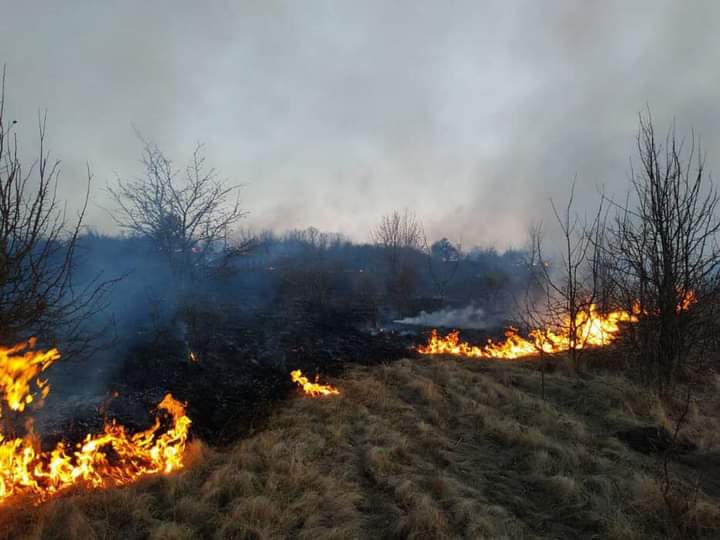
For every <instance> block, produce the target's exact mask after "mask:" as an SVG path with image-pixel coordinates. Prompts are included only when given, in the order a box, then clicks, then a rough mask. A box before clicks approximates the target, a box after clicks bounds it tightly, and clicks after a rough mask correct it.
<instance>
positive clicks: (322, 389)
mask: <svg viewBox="0 0 720 540" xmlns="http://www.w3.org/2000/svg"><path fill="white" fill-rule="evenodd" d="M290 378H291V379H292V381H293V382H294V383H297V385H298V386H299V387H300V388H302V390H303V392H305V394H307V395H308V396H312V397H320V396H336V395H338V394H340V391H339V390H338V389H337V388H334V387H333V386H331V385H329V384H320V383H319V382H318V380H319V377H316V378H315V382H310V380H309V379H308V378H307V377H306V376H305V375H303V374H302V371H300V370H299V369H296V370H294V371H293V372H292V373H290Z"/></svg>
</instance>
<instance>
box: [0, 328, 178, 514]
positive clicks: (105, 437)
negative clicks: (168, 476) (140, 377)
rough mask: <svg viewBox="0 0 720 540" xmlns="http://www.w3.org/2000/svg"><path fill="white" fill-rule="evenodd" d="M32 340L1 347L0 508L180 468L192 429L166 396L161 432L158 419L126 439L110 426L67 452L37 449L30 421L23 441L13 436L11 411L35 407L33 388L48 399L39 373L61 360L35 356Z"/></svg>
mask: <svg viewBox="0 0 720 540" xmlns="http://www.w3.org/2000/svg"><path fill="white" fill-rule="evenodd" d="M34 345H35V341H34V340H30V341H28V342H27V343H21V344H18V345H15V346H13V347H10V348H1V347H0V397H1V398H2V404H3V405H5V406H6V407H5V408H4V409H0V410H3V412H4V414H3V416H0V421H2V422H3V431H0V504H2V503H3V502H4V501H5V500H7V499H9V498H12V497H17V496H29V497H30V498H31V499H32V500H33V501H35V502H38V501H43V500H46V499H48V498H49V497H51V496H53V495H56V494H58V493H60V492H61V491H62V490H65V489H67V488H69V487H72V486H85V487H91V488H100V487H108V486H119V485H124V484H128V483H131V482H134V481H135V480H137V479H138V478H142V477H143V476H146V475H149V474H155V473H170V472H173V471H176V470H178V469H181V468H182V466H183V454H184V451H185V444H186V442H187V437H188V429H189V427H190V423H191V422H190V419H189V418H188V417H187V416H185V407H184V406H183V405H182V404H181V403H179V402H178V401H177V400H175V399H173V397H172V396H171V395H170V394H167V395H166V396H165V397H164V398H163V399H162V401H161V402H160V403H159V404H158V406H157V408H158V411H159V412H162V413H163V414H165V415H166V416H167V417H168V418H169V420H170V422H169V425H168V426H167V427H166V428H162V429H161V419H160V417H159V416H158V418H156V421H155V424H154V425H153V426H152V427H150V428H148V429H147V430H145V431H142V432H139V433H133V434H130V433H128V432H127V430H126V428H125V427H124V426H122V425H119V424H117V423H116V422H115V421H111V422H109V423H107V424H106V425H105V428H104V430H103V432H102V433H99V434H90V433H89V434H87V435H86V436H85V437H84V438H83V440H82V441H81V442H78V443H77V444H76V445H75V448H70V447H68V445H67V444H66V443H64V442H60V443H58V444H57V446H56V447H55V448H54V449H53V450H51V451H42V450H41V449H40V438H39V437H38V436H37V435H36V434H35V433H33V431H32V423H31V422H29V423H27V424H26V425H27V426H28V430H27V431H28V433H27V434H26V435H25V436H24V437H13V436H12V435H11V434H10V433H8V432H7V431H6V430H5V427H6V426H8V425H12V424H11V422H10V418H9V415H10V414H11V411H16V412H23V411H24V410H25V408H26V406H28V405H30V404H33V403H37V402H38V400H37V399H36V398H37V396H36V395H35V393H34V392H33V389H32V386H34V387H35V388H36V389H37V390H39V393H40V398H45V397H47V395H48V393H49V390H50V386H49V384H48V382H47V381H45V380H42V379H40V378H39V373H40V372H41V371H43V370H45V369H47V368H48V367H49V366H50V364H51V363H52V362H54V361H56V360H58V359H59V358H60V354H59V352H58V351H57V350H55V349H51V350H49V351H35V350H34Z"/></svg>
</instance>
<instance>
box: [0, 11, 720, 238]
mask: <svg viewBox="0 0 720 540" xmlns="http://www.w3.org/2000/svg"><path fill="white" fill-rule="evenodd" d="M0 5H1V7H2V9H0V63H5V64H6V66H7V72H8V75H7V83H6V87H7V88H6V93H7V101H8V103H7V110H8V113H7V114H8V116H12V119H14V120H18V122H19V123H18V124H17V126H18V136H19V138H20V143H21V145H22V148H23V152H24V153H27V155H28V156H30V155H32V152H33V150H34V149H35V148H36V144H37V116H38V113H39V111H43V110H47V112H48V142H49V146H50V148H51V150H52V152H53V155H54V156H55V157H58V158H60V159H61V160H62V170H63V172H62V177H61V186H60V190H59V196H60V198H61V199H64V200H66V201H67V203H68V208H70V209H74V208H76V207H77V204H78V200H79V199H80V197H81V194H83V193H84V189H85V184H86V165H89V166H90V168H91V170H92V172H93V176H94V180H93V183H92V187H91V205H90V208H89V211H88V215H87V224H88V225H90V226H91V227H93V228H95V229H97V230H99V231H101V232H108V233H112V232H116V229H115V228H114V227H115V225H114V222H113V221H112V219H111V217H110V215H109V211H110V210H111V209H112V206H111V203H110V201H109V198H108V194H107V186H108V185H112V184H113V183H114V182H115V181H116V179H117V177H122V178H132V177H135V176H137V175H138V174H140V173H141V171H142V169H141V166H140V164H139V158H140V154H141V150H142V144H141V142H140V141H139V140H138V138H137V135H136V130H139V131H140V132H142V134H143V135H144V136H145V137H146V138H148V139H150V140H152V141H154V142H155V143H156V144H158V145H159V147H160V148H162V150H163V151H164V152H165V153H166V155H167V156H168V157H170V158H171V159H173V160H174V161H175V162H176V163H177V164H178V165H184V163H185V162H186V161H187V159H188V158H189V156H190V153H191V152H192V149H193V147H194V145H195V144H196V143H197V142H203V143H204V144H205V145H206V154H207V157H208V161H209V162H210V163H211V164H212V165H213V166H214V167H215V168H216V169H217V170H218V171H219V172H220V174H221V175H222V176H223V177H224V178H227V182H228V184H241V185H242V186H243V187H242V202H243V206H244V207H245V208H246V209H247V210H249V212H250V213H249V215H248V217H247V218H246V219H245V220H244V223H243V224H242V225H243V226H244V227H249V228H252V229H254V230H260V229H263V228H273V229H276V230H284V229H288V228H305V227H308V226H314V227H317V228H319V229H321V230H325V231H332V232H341V233H344V234H346V235H347V236H349V237H350V238H352V239H354V240H357V241H367V240H368V236H369V231H370V230H371V229H372V227H373V226H374V224H375V223H377V221H378V220H379V218H380V217H381V216H382V215H383V214H385V213H388V212H390V211H392V210H393V209H402V208H408V209H410V210H412V211H414V212H415V213H416V215H417V217H418V218H419V220H420V221H422V223H423V224H424V226H425V230H426V232H427V235H428V237H429V238H431V239H435V238H440V237H442V236H447V237H448V238H450V239H451V240H452V241H454V242H461V243H462V245H463V246H464V247H465V246H468V247H469V246H472V245H482V246H494V247H497V248H500V249H502V248H506V247H513V246H521V245H522V244H523V243H524V241H525V237H526V231H527V228H528V226H529V224H530V223H532V222H538V221H543V222H545V224H546V225H545V227H546V229H547V230H549V231H550V234H551V235H552V229H553V223H552V213H551V207H550V200H551V199H552V200H554V201H557V203H558V204H563V203H564V202H565V200H566V198H567V194H568V189H569V186H570V184H571V183H572V181H573V178H575V177H576V178H577V180H576V183H577V187H576V192H577V210H578V212H580V213H581V214H582V213H585V212H591V211H592V210H593V208H594V206H595V205H596V203H597V200H598V193H599V191H600V190H604V191H605V192H606V193H609V194H610V195H612V196H615V197H621V196H623V194H624V193H625V191H626V190H627V188H628V178H629V171H630V164H631V163H632V159H633V157H634V156H635V150H636V148H635V136H636V133H637V124H638V114H639V113H640V112H641V111H643V110H645V109H646V108H648V107H649V109H650V110H651V111H652V115H653V118H654V121H655V123H656V127H657V129H658V130H660V131H661V132H664V131H665V130H666V129H668V127H669V126H670V125H671V123H672V122H673V121H675V122H676V124H677V130H678V133H680V134H687V133H689V132H690V129H694V130H695V133H696V134H697V136H698V137H699V138H700V140H701V142H702V146H703V148H704V150H705V151H706V152H707V165H708V168H709V169H710V170H711V171H712V170H713V168H714V166H715V167H716V168H717V167H720V98H719V97H718V96H720V92H719V91H720V31H719V30H720V2H715V1H713V0H708V1H701V0H696V1H692V2H675V1H666V0H653V1H634V2H626V1H602V2H601V1H594V0H585V1H580V0H577V1H559V0H558V1H551V0H547V1H542V2H541V1H534V0H533V1H511V0H505V1H497V2H488V1H477V0H473V1H462V0H449V1H445V2H442V1H432V2H431V1H425V0H414V1H411V0H407V1H390V0H386V1H379V0H366V1H362V2H360V1H353V2H351V1H345V0H328V1H319V0H306V1H303V2H300V1H273V0H257V1H241V0H235V1H229V0H228V1H212V0H209V1H208V2H197V1H189V0H173V1H169V0H168V1H159V0H158V1H152V2H147V1H137V0H132V1H131V0H128V1H124V2H115V3H110V2H97V1H86V2H81V1H72V0H68V1H65V2H56V1H50V0H45V1H34V0H26V1H23V2H18V1H11V0H0ZM715 170H717V169H715Z"/></svg>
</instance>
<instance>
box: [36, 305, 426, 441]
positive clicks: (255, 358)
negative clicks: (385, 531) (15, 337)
mask: <svg viewBox="0 0 720 540" xmlns="http://www.w3.org/2000/svg"><path fill="white" fill-rule="evenodd" d="M420 330H421V329H417V328H415V329H412V330H410V331H398V330H378V329H374V330H371V329H368V327H367V325H366V324H364V323H363V320H362V314H360V315H356V314H354V313H352V311H349V310H329V311H327V312H324V313H322V312H320V313H315V312H308V311H307V310H303V311H299V312H298V311H295V312H292V311H290V312H285V313H278V312H277V311H274V312H270V311H268V312H264V313H263V312H257V311H254V312H252V313H242V312H234V313H226V314H225V315H224V316H223V317H217V316H215V317H210V316H208V317H207V318H204V317H200V318H199V319H198V320H194V321H193V320H190V321H189V322H188V321H182V322H180V323H178V322H177V321H175V322H173V323H172V324H170V325H167V326H165V327H162V328H155V329H152V330H150V329H145V330H143V331H141V332H138V334H137V336H136V337H135V339H134V340H133V342H131V343H128V344H127V348H126V349H125V352H124V353H123V354H122V355H121V357H122V360H121V361H120V362H119V365H118V366H117V367H116V368H115V369H113V370H108V373H104V374H100V375H98V374H97V373H96V374H95V375H96V376H102V378H104V379H106V380H107V381H109V382H107V383H105V384H101V385H96V384H95V383H92V382H91V379H92V376H91V371H92V363H89V364H87V367H83V366H78V367H77V368H72V367H71V366H70V364H67V365H66V366H64V368H63V369H60V370H58V373H57V375H56V376H55V377H53V375H52V374H51V375H50V379H51V385H52V387H53V388H52V391H51V393H50V396H49V397H48V399H47V400H46V403H45V406H44V408H43V409H42V410H41V411H42V412H41V414H40V415H39V419H40V422H39V426H38V427H39V429H37V430H36V431H38V432H39V433H42V435H43V446H44V447H47V448H49V447H51V446H54V445H55V444H56V443H57V442H58V441H59V440H61V439H62V440H66V441H68V442H71V443H72V442H78V441H80V440H81V439H82V437H83V436H84V435H85V434H86V433H88V432H98V431H100V430H101V429H102V425H103V423H104V422H105V421H106V420H107V419H110V418H114V419H116V420H117V421H118V422H120V423H122V424H124V425H125V426H127V427H128V428H129V429H130V430H132V431H135V430H141V429H145V428H146V427H147V426H148V425H150V424H151V421H152V416H151V413H152V412H153V410H154V408H155V406H156V404H157V403H158V402H159V401H160V400H161V399H162V397H163V395H164V394H165V393H167V392H171V393H172V394H173V396H174V397H176V398H177V399H179V400H181V401H183V402H185V403H187V404H188V407H187V414H188V416H189V417H190V418H191V419H192V421H193V425H192V431H191V433H192V436H195V437H199V438H201V439H202V440H203V441H205V442H206V443H208V444H211V445H214V446H224V445H227V444H229V443H231V442H233V441H235V440H237V439H238V438H240V437H243V436H245V435H247V434H249V433H251V432H253V431H255V430H256V429H257V428H259V427H261V426H262V425H263V422H264V420H265V418H266V417H267V416H268V414H269V413H270V412H271V411H272V409H273V406H274V405H275V404H277V403H278V402H280V401H282V400H284V399H286V398H287V397H288V396H290V395H292V393H293V392H296V391H297V387H296V385H295V384H294V383H292V381H291V380H290V376H289V374H290V371H292V370H294V369H301V370H302V371H303V373H304V374H306V375H307V376H308V377H314V376H315V375H319V376H320V377H321V378H322V377H323V376H325V375H332V376H336V375H339V374H341V373H342V372H343V371H344V369H345V368H346V367H347V366H349V365H365V366H370V365H376V364H381V363H385V362H392V361H394V360H397V359H400V358H407V357H412V356H414V355H416V353H415V352H414V350H413V348H414V346H416V345H417V344H419V343H422V342H424V340H425V336H424V334H423V333H422V332H421V331H420ZM191 351H192V352H193V353H194V356H195V361H193V360H192V359H191V356H190V352H191ZM61 362H62V360H61ZM69 362H71V361H69ZM69 366H70V367H69ZM105 369H106V370H107V368H105ZM98 371H99V370H98ZM61 379H65V380H66V381H65V382H63V380H61ZM69 379H74V381H69ZM84 379H87V382H83V380H84ZM71 382H72V384H71ZM84 386H86V387H88V388H90V387H92V388H90V389H88V388H86V389H84V388H83V387H84Z"/></svg>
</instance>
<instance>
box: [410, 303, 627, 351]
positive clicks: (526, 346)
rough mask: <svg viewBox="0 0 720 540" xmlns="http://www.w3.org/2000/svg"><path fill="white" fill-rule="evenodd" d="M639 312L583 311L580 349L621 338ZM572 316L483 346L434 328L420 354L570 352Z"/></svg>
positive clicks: (507, 334)
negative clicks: (471, 343)
mask: <svg viewBox="0 0 720 540" xmlns="http://www.w3.org/2000/svg"><path fill="white" fill-rule="evenodd" d="M637 320H638V318H637V315H635V314H633V313H631V312H628V311H612V312H610V313H608V314H602V313H600V312H598V311H597V308H596V307H595V306H594V305H593V306H590V309H589V310H588V311H587V312H581V313H579V314H578V316H577V317H576V319H575V326H576V328H577V329H578V332H577V343H575V348H576V349H583V348H588V347H598V346H603V345H608V344H609V343H611V342H612V341H614V340H615V339H616V338H617V335H618V333H619V332H620V327H621V324H622V323H629V322H637ZM569 327H570V318H569V317H566V318H565V319H564V320H562V321H561V322H560V324H558V325H557V327H556V328H548V329H544V330H540V329H535V330H533V331H531V332H530V335H529V337H528V338H524V337H522V336H521V335H520V334H518V331H517V329H516V328H512V327H510V328H508V329H507V331H506V332H505V340H504V341H502V342H499V343H495V342H494V341H492V340H488V343H487V344H486V345H485V346H483V347H479V346H477V345H470V344H469V343H466V342H464V341H460V332H459V331H457V330H455V331H452V332H450V333H449V334H447V335H446V336H445V337H441V336H440V335H439V334H438V333H437V330H433V331H432V333H431V334H430V339H429V341H428V343H427V345H422V346H420V347H418V349H417V351H418V352H419V353H420V354H454V355H458V356H467V357H470V358H497V359H509V360H512V359H515V358H522V357H525V356H532V355H536V354H539V353H540V352H541V351H542V352H545V353H558V352H563V351H567V350H569V349H570V348H571V346H572V345H573V342H572V341H571V339H570V337H569V333H568V332H567V329H568V328H569Z"/></svg>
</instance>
